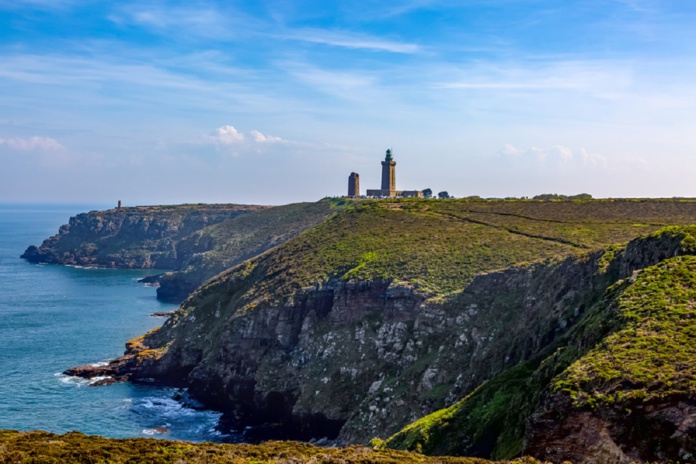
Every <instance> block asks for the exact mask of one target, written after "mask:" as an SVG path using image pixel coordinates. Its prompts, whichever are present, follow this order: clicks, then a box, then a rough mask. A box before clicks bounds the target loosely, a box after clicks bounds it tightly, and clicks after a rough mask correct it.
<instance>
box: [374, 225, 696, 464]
mask: <svg viewBox="0 0 696 464" xmlns="http://www.w3.org/2000/svg"><path fill="white" fill-rule="evenodd" d="M694 232H696V230H695V229H693V228H691V229H688V230H687V229H668V230H665V231H663V232H660V233H657V234H653V235H651V236H650V237H647V238H643V239H638V240H634V241H632V242H631V243H630V244H629V245H628V246H627V247H625V248H612V249H609V250H607V251H606V252H605V253H604V254H603V255H602V256H600V257H599V259H598V260H597V264H596V266H597V267H596V270H595V271H594V272H593V274H595V277H594V278H593V279H592V286H593V287H594V290H593V292H594V293H595V295H597V296H600V295H601V297H600V298H594V299H593V300H594V302H592V300H588V303H591V304H589V305H587V306H585V308H586V309H584V310H583V311H580V312H579V317H578V318H575V319H573V320H571V321H568V322H570V323H569V324H567V325H566V323H565V322H564V324H563V325H564V326H565V328H564V330H563V331H561V332H560V333H558V334H557V336H555V337H554V340H553V341H552V342H551V343H549V344H548V345H547V347H546V349H542V350H540V351H538V352H537V354H536V355H534V356H532V357H530V358H528V360H527V361H525V362H523V363H520V364H518V365H517V366H515V367H513V368H511V369H507V370H505V371H503V372H502V373H501V374H499V375H497V376H495V377H493V378H491V379H490V380H489V381H488V382H487V383H485V384H483V385H482V386H480V387H479V388H478V389H476V390H475V391H474V392H473V393H472V394H471V395H469V396H466V397H465V398H464V399H462V400H461V401H459V402H457V403H456V404H454V405H453V406H451V407H449V408H447V409H443V410H440V411H437V412H436V413H434V414H432V415H430V416H426V417H424V418H422V419H420V420H418V421H417V422H415V423H413V424H411V425H409V426H408V427H406V428H404V429H403V430H402V431H401V432H399V433H398V434H396V435H394V436H393V437H391V438H390V439H389V441H388V446H390V447H394V448H399V449H411V450H418V451H421V452H425V453H427V454H463V455H477V456H484V455H485V456H493V457H495V458H502V457H504V456H512V455H519V454H521V453H524V454H527V455H533V456H535V457H538V458H541V459H548V460H551V461H552V462H561V461H565V460H569V461H572V462H575V463H585V462H586V463H600V462H601V463H616V464H619V463H626V464H627V463H630V462H637V461H651V462H654V461H659V462H665V461H670V460H671V461H680V462H693V461H694V456H693V451H692V450H693V449H694V445H695V444H694V441H693V438H692V437H693V436H694V431H696V429H695V428H694V427H695V426H696V416H694V404H695V400H696V398H695V397H694V391H696V390H694V380H693V379H694V378H696V377H694V367H692V363H691V361H690V360H691V359H693V357H694V356H695V355H696V346H694V343H693V340H690V337H691V336H692V335H689V334H691V333H693V330H694V323H693V322H692V320H693V314H694V312H693V307H694V305H695V304H696V257H694V256H683V255H685V254H686V255H691V254H694V252H696V248H695V247H694V243H695V242H696V241H695V240H694V236H693V233H694ZM550 283H551V284H553V283H554V282H553V281H551V282H550ZM586 283H588V282H587V281H586ZM555 284H556V285H559V286H558V287H557V288H559V290H560V289H561V287H560V285H562V281H556V282H555ZM578 290H580V291H582V292H587V290H588V287H587V286H586V285H582V286H581V287H580V288H579V289H578ZM563 291H564V290H560V292H563ZM559 295H560V293H559ZM559 303H560V304H563V305H565V303H563V299H561V300H560V302H559ZM571 306H574V304H572V305H571ZM581 308H582V307H581Z"/></svg>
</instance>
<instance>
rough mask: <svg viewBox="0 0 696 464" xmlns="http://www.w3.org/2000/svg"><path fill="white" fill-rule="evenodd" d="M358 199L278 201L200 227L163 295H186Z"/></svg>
mask: <svg viewBox="0 0 696 464" xmlns="http://www.w3.org/2000/svg"><path fill="white" fill-rule="evenodd" d="M352 203H353V201H351V200H348V199H324V200H321V201H318V202H314V203H294V204H290V205H283V206H276V207H274V208H269V209H261V210H258V211H254V212H251V213H249V214H245V215H242V216H238V217H236V218H234V219H231V220H229V221H225V222H222V223H219V224H215V225H212V226H209V227H206V228H204V229H202V230H199V231H196V232H194V233H193V234H191V235H190V236H188V237H186V238H185V239H184V240H182V241H181V242H180V243H179V244H178V246H177V251H178V254H179V255H180V256H189V258H188V259H187V260H186V263H185V264H184V266H182V269H180V270H178V271H176V272H173V273H169V274H167V275H166V276H164V277H163V278H162V287H161V288H160V289H158V295H159V296H160V297H161V298H162V297H164V298H169V299H178V300H181V299H183V298H184V297H185V296H187V295H188V294H189V293H190V292H191V291H193V290H194V289H195V288H196V287H198V286H199V285H200V284H202V283H203V282H205V281H206V280H208V279H209V278H211V277H213V276H215V275H216V274H219V273H220V272H222V271H224V270H226V269H229V268H230V267H232V266H235V265H237V264H239V263H241V262H242V261H244V260H247V259H249V258H252V257H254V256H257V255H259V254H261V253H263V252H265V251H267V250H269V249H270V248H273V247H274V246H277V245H279V244H281V243H283V242H285V241H287V240H289V239H290V238H292V237H294V236H296V235H297V234H299V233H301V232H302V231H304V230H306V229H309V228H310V227H313V226H315V225H317V224H319V223H320V222H322V221H324V220H326V218H327V217H329V216H330V215H332V214H335V213H338V212H340V211H343V210H344V209H345V208H347V207H348V206H349V205H351V204H352Z"/></svg>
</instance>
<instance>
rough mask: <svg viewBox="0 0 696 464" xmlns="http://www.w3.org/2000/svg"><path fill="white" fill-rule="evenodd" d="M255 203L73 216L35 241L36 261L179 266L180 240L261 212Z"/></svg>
mask: <svg viewBox="0 0 696 464" xmlns="http://www.w3.org/2000/svg"><path fill="white" fill-rule="evenodd" d="M261 208H264V207H261V206H253V205H178V206H138V207H131V208H120V209H110V210H106V211H91V212H89V213H83V214H78V215H77V216H75V217H72V218H70V221H69V223H68V224H65V225H63V226H61V227H60V229H59V231H58V234H57V235H54V236H53V237H51V238H48V239H46V240H44V242H43V243H42V244H41V246H40V247H37V246H34V245H31V246H30V247H28V248H27V250H26V251H25V252H24V254H22V256H21V257H22V258H24V259H26V260H28V261H30V262H33V263H51V264H67V265H75V266H95V267H109V268H126V269H150V268H152V269H174V268H177V267H179V266H180V264H181V260H180V259H179V258H178V256H177V253H176V244H177V242H178V241H179V240H181V239H182V238H184V237H186V236H188V235H190V234H191V233H192V232H195V231H196V230H199V229H202V228H204V227H207V226H209V225H212V224H216V223H219V222H222V221H226V220H229V219H232V218H234V217H236V216H239V215H240V214H245V213H248V212H251V211H256V210H259V209H261Z"/></svg>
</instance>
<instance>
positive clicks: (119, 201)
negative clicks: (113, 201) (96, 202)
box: [116, 200, 123, 209]
mask: <svg viewBox="0 0 696 464" xmlns="http://www.w3.org/2000/svg"><path fill="white" fill-rule="evenodd" d="M122 206H123V203H121V200H118V206H117V207H116V209H121V207H122Z"/></svg>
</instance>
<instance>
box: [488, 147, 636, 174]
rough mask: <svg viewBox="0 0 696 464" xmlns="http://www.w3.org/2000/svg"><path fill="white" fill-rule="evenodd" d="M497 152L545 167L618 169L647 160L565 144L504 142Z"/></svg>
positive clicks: (506, 157) (509, 158) (507, 157)
mask: <svg viewBox="0 0 696 464" xmlns="http://www.w3.org/2000/svg"><path fill="white" fill-rule="evenodd" d="M498 154H499V155H500V156H502V157H503V158H505V159H507V160H508V161H518V162H521V163H524V164H532V165H535V166H538V167H546V168H565V169H568V168H570V169H572V168H579V167H582V168H594V169H610V170H620V169H624V168H626V167H627V166H630V165H632V166H639V167H645V166H647V165H648V161H647V160H646V159H645V158H644V157H641V156H636V155H619V156H605V155H602V154H599V153H594V152H592V151H590V150H588V149H586V148H584V147H581V148H578V149H572V148H570V147H567V146H565V145H553V146H550V147H545V148H540V147H531V148H526V149H520V148H517V147H515V146H513V145H510V144H506V145H504V146H503V147H502V148H501V149H500V150H498Z"/></svg>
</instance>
